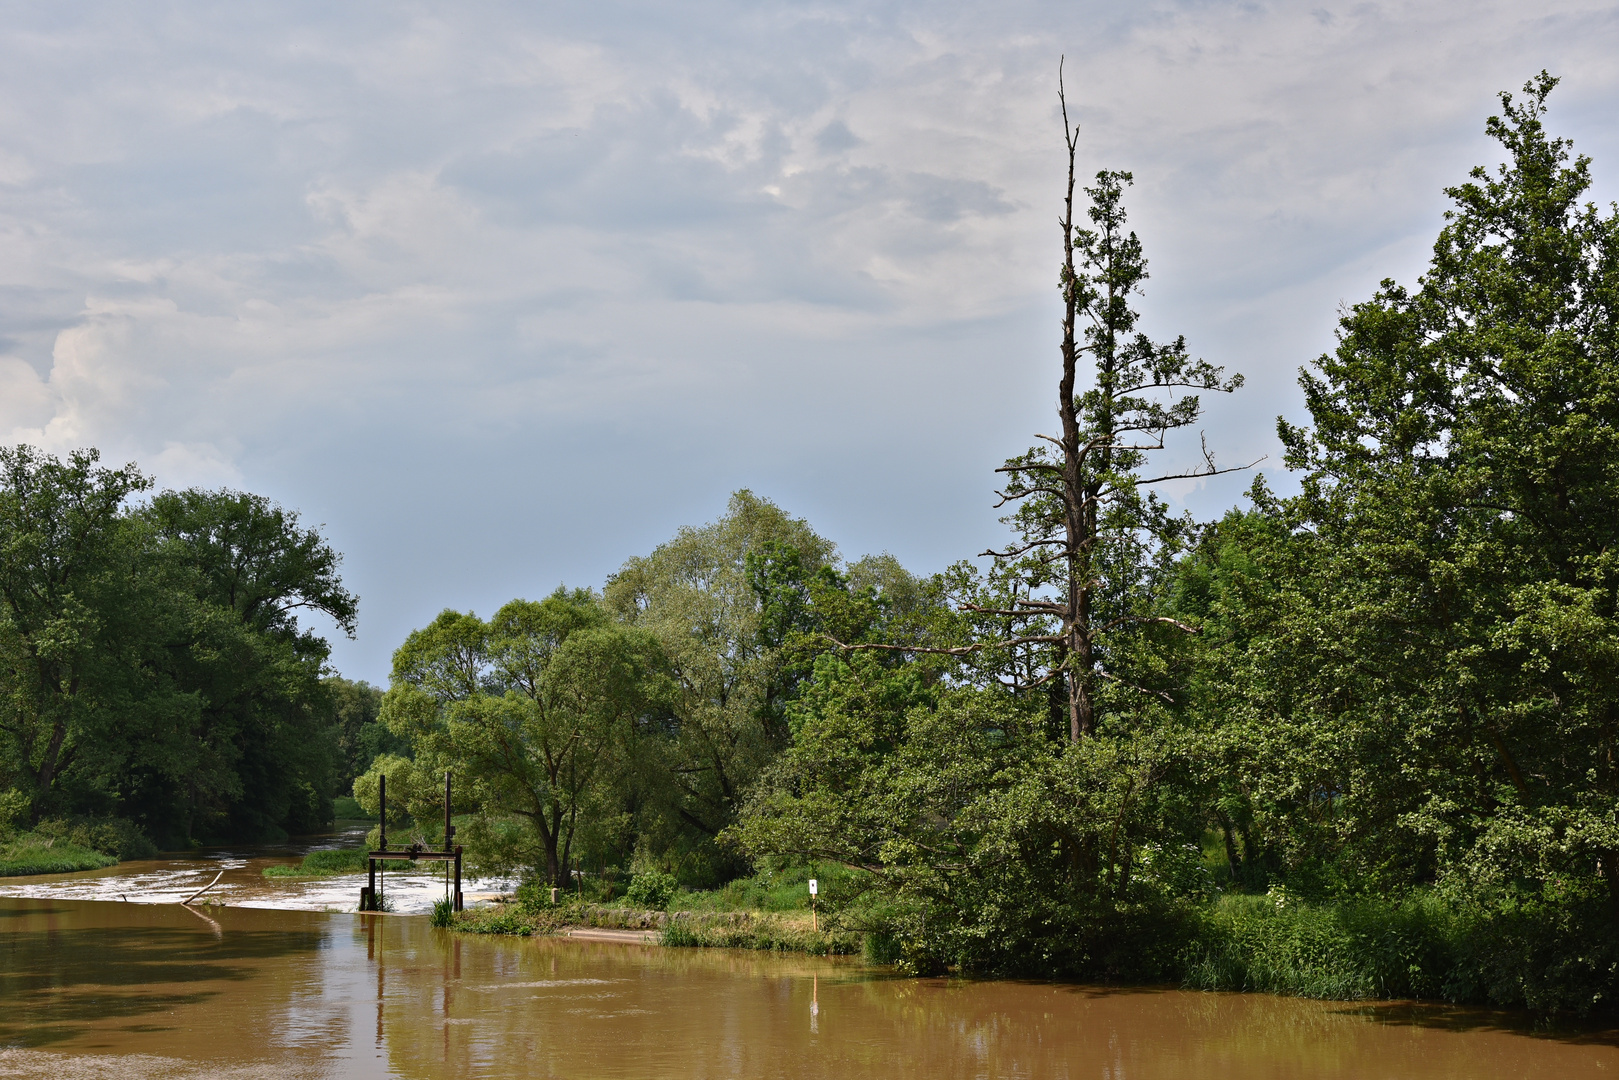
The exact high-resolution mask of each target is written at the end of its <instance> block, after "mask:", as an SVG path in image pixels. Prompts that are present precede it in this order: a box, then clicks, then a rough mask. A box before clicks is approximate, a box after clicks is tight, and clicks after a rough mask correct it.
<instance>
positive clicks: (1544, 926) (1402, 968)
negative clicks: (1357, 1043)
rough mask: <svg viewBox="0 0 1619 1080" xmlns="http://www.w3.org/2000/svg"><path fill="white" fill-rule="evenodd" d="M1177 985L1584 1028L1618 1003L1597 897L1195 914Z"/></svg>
mask: <svg viewBox="0 0 1619 1080" xmlns="http://www.w3.org/2000/svg"><path fill="white" fill-rule="evenodd" d="M1182 971H1183V977H1184V979H1185V982H1186V985H1188V986H1192V987H1197V988H1201V989H1206V990H1252V991H1262V992H1267V993H1275V994H1295V995H1299V996H1303V997H1315V998H1331V999H1337V1000H1351V1001H1353V1000H1362V999H1368V998H1417V999H1428V1000H1438V1001H1447V1002H1455V1003H1471V1004H1485V1005H1506V1006H1517V1007H1524V1008H1528V1009H1530V1010H1532V1011H1534V1012H1536V1013H1539V1014H1541V1015H1542V1016H1547V1017H1554V1016H1558V1015H1568V1014H1572V1015H1574V1016H1586V1015H1588V1014H1590V1013H1592V1012H1594V1011H1598V1010H1604V1009H1612V1008H1613V1007H1614V1004H1615V1002H1616V999H1619V926H1616V924H1615V919H1614V917H1613V913H1612V909H1611V907H1610V906H1609V904H1608V901H1607V900H1606V898H1605V897H1604V896H1601V895H1596V894H1592V895H1583V894H1579V895H1565V896H1559V897H1550V898H1548V897H1544V896H1528V897H1513V896H1508V897H1504V898H1498V899H1497V900H1495V901H1494V902H1493V903H1491V904H1488V905H1486V904H1484V903H1480V902H1476V901H1475V902H1469V903H1462V904H1455V905H1452V904H1447V903H1445V902H1444V901H1443V900H1441V899H1440V898H1439V897H1437V896H1435V895H1434V894H1432V893H1427V892H1414V893H1412V894H1409V895H1407V896H1405V897H1403V898H1401V899H1399V900H1382V899H1356V900H1343V901H1338V902H1335V903H1328V904H1311V903H1305V902H1302V901H1299V900H1296V899H1294V898H1292V897H1289V896H1287V894H1286V893H1285V892H1282V891H1281V890H1279V889H1273V890H1272V892H1271V894H1270V895H1268V896H1226V897H1222V898H1221V899H1219V900H1217V901H1216V902H1215V903H1214V904H1212V905H1210V906H1209V907H1207V908H1205V909H1204V910H1203V911H1201V912H1200V913H1199V915H1198V917H1197V921H1196V931H1195V936H1194V940H1193V941H1192V943H1191V944H1190V945H1189V946H1188V947H1187V948H1186V950H1185V951H1184V953H1183V954H1182Z"/></svg>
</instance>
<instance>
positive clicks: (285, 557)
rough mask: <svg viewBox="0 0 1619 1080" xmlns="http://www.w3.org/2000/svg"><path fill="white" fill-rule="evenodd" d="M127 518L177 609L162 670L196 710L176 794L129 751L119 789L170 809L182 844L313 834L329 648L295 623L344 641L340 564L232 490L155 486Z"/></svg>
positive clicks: (287, 517) (286, 519) (328, 716)
mask: <svg viewBox="0 0 1619 1080" xmlns="http://www.w3.org/2000/svg"><path fill="white" fill-rule="evenodd" d="M135 519H136V522H137V523H138V524H139V525H140V526H141V527H143V528H144V529H146V530H148V531H149V535H150V537H151V544H152V548H153V551H154V555H155V567H156V569H157V570H158V571H159V572H160V573H161V577H162V583H163V585H164V586H165V587H166V588H167V590H168V592H169V593H170V595H172V596H173V597H175V598H176V602H177V603H178V604H180V606H181V610H183V612H184V620H183V622H180V623H178V624H177V625H174V626H172V627H171V635H172V636H171V638H170V640H169V641H168V642H167V645H168V648H167V655H168V658H169V659H168V670H169V671H170V673H171V676H172V678H173V680H174V682H175V684H176V685H177V686H178V687H180V688H182V689H183V690H185V691H187V692H188V693H189V694H190V695H191V696H192V698H193V700H194V701H195V704H196V711H195V714H194V716H193V718H192V723H191V726H190V730H189V732H188V733H187V734H188V747H189V753H188V754H187V758H188V760H187V761H186V763H185V764H186V768H185V770H184V772H183V774H182V778H181V780H180V790H179V791H173V790H171V789H170V787H169V784H168V783H167V782H166V780H167V779H168V778H164V777H160V776H155V775H154V774H153V772H152V770H150V769H141V768H140V767H139V755H137V756H136V758H135V759H134V761H133V762H132V773H133V774H132V775H131V777H130V779H129V780H128V781H127V782H126V786H128V787H130V788H131V789H132V790H134V789H140V788H146V789H147V790H146V791H145V793H144V798H145V800H146V802H147V803H148V806H149V809H148V811H147V816H148V819H149V820H155V819H157V818H158V815H159V814H160V808H162V807H178V808H183V814H182V816H181V818H180V820H179V821H177V822H170V823H167V828H165V829H163V830H162V831H165V832H166V831H174V832H178V833H179V834H180V835H182V836H184V837H186V838H188V839H189V838H191V837H193V836H194V835H196V834H197V833H198V831H199V830H200V831H201V832H202V833H203V834H204V835H212V836H236V837H248V838H254V837H273V836H276V835H278V834H283V833H285V832H287V831H291V832H300V833H303V832H313V831H315V830H316V829H318V828H320V827H321V826H323V825H324V824H325V823H327V822H329V821H330V820H331V797H332V794H333V793H334V791H335V790H336V786H337V783H338V775H339V772H340V771H341V765H340V763H339V760H338V758H339V753H340V751H339V747H338V745H337V742H338V736H339V731H338V729H337V728H336V726H335V724H334V717H333V711H334V701H333V699H332V696H331V691H330V688H329V687H328V686H326V685H325V684H323V682H322V676H323V675H324V674H325V664H326V659H327V657H328V655H329V654H330V646H329V645H328V644H327V642H326V640H325V639H324V638H323V637H321V636H320V635H319V634H318V633H316V631H315V629H314V628H313V627H312V626H310V625H307V624H305V623H302V622H300V615H304V616H308V615H323V616H325V617H327V618H329V619H331V620H332V621H333V622H334V623H335V624H336V625H337V627H338V628H339V629H340V630H342V631H343V632H344V633H347V634H350V635H352V634H353V631H354V620H355V617H356V613H357V610H358V601H357V599H356V598H355V597H354V596H353V595H352V594H350V593H349V592H348V591H347V590H346V589H345V588H344V587H343V585H342V582H341V580H340V578H339V577H338V572H337V569H338V564H339V562H340V556H339V555H338V554H337V552H336V551H334V550H333V549H332V547H331V545H330V544H329V543H327V541H326V540H325V539H324V538H323V537H322V536H321V535H320V533H319V532H318V531H317V530H315V529H310V528H305V527H303V526H302V525H301V524H300V523H299V519H298V515H297V514H296V513H294V512H292V511H289V510H286V509H284V508H282V507H279V506H276V505H274V504H273V503H271V502H270V501H269V500H268V499H265V498H264V497H262V496H258V495H252V494H248V493H244V492H236V491H228V490H221V491H198V490H187V491H166V492H161V493H159V494H158V495H156V496H154V497H153V498H152V499H151V501H150V502H149V503H148V504H147V505H146V506H145V507H142V508H140V509H139V510H138V511H137V512H136V514H135Z"/></svg>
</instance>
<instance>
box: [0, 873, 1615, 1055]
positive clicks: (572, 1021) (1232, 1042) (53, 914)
mask: <svg viewBox="0 0 1619 1080" xmlns="http://www.w3.org/2000/svg"><path fill="white" fill-rule="evenodd" d="M1615 1075H1619V1049H1616V1046H1615V1039H1614V1038H1613V1037H1612V1036H1611V1035H1609V1034H1607V1033H1585V1034H1568V1033H1564V1034H1561V1035H1544V1034H1541V1035H1537V1034H1534V1033H1531V1032H1527V1031H1520V1030H1513V1029H1512V1028H1511V1026H1510V1025H1509V1024H1506V1023H1505V1022H1504V1021H1503V1018H1502V1017H1500V1016H1498V1015H1494V1014H1488V1013H1472V1012H1467V1011H1458V1010H1444V1009H1427V1008H1420V1007H1412V1006H1384V1007H1376V1008H1364V1007H1356V1006H1349V1005H1344V1004H1334V1003H1322V1002H1309V1001H1300V1000H1294V999H1286V998H1272V997H1262V996H1257V995H1255V996H1245V995H1235V994H1230V995H1224V994H1221V995H1216V994H1198V993H1187V992H1182V991H1177V990H1160V991H1153V990H1098V989H1095V988H1082V987H1073V986H1054V985H1047V984H1040V983H1017V982H976V983H975V982H961V981H949V980H911V979H899V978H893V977H889V976H887V975H886V974H885V973H883V972H881V971H878V970H872V969H869V968H865V967H862V966H861V965H859V964H857V963H853V962H838V961H825V960H812V959H805V958H784V957H773V956H769V955H762V954H754V953H741V952H713V951H704V950H686V949H663V948H659V947H657V946H644V945H621V944H616V943H597V942H580V941H575V940H566V939H562V940H558V939H510V938H506V939H491V938H476V937H470V936H466V935H455V934H451V933H449V932H447V931H442V930H434V929H433V928H432V927H430V926H429V925H428V924H427V920H426V919H423V918H419V917H400V916H388V915H380V916H378V915H367V916H361V915H352V914H329V913H318V912H305V911H268V910H255V909H245V908H222V909H205V910H199V911H193V910H190V909H187V908H185V907H182V906H180V905H178V904H163V905H158V904H132V903H127V904H126V903H106V902H96V901H79V900H38V899H9V898H8V899H0V1076H50V1077H55V1078H58V1080H70V1078H73V1077H80V1076H85V1077H88V1076H97V1077H100V1076H107V1077H113V1076H117V1077H145V1076H153V1077H156V1076H163V1077H182V1078H184V1077H203V1076H227V1077H241V1078H247V1077H258V1076H297V1077H310V1078H316V1077H373V1076H375V1077H381V1076H400V1077H435V1078H436V1077H593V1078H612V1077H672V1078H686V1077H704V1078H707V1077H716V1078H717V1077H783V1078H793V1077H832V1076H837V1077H903V1078H909V1077H930V1078H933V1077H940V1078H954V1077H1053V1078H1065V1077H1076V1078H1077V1077H1085V1078H1094V1080H1134V1078H1156V1077H1211V1078H1212V1077H1245V1078H1256V1077H1258V1078H1263V1077H1289V1078H1296V1077H1356V1078H1367V1077H1420V1078H1440V1077H1444V1078H1451V1077H1455V1078H1462V1077H1469V1078H1470V1077H1557V1078H1570V1077H1583V1076H1615Z"/></svg>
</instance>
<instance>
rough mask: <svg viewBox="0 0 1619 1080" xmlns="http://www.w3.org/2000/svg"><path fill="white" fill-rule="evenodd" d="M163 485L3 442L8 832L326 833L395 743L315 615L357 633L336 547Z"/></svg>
mask: <svg viewBox="0 0 1619 1080" xmlns="http://www.w3.org/2000/svg"><path fill="white" fill-rule="evenodd" d="M151 487H152V482H151V480H150V479H149V478H148V477H146V476H145V475H143V474H142V473H141V472H140V471H139V470H138V469H137V468H136V467H135V466H133V465H129V466H125V467H123V468H116V469H115V468H108V467H105V466H103V465H101V464H99V458H98V455H97V454H96V452H95V451H94V450H87V451H81V452H77V453H74V454H71V455H69V456H68V458H67V459H66V460H61V459H58V458H56V457H54V456H52V455H49V454H45V453H42V452H40V451H38V450H35V449H32V448H30V447H26V446H20V447H16V448H10V449H0V828H11V827H16V826H21V827H24V828H36V829H37V828H39V827H40V826H41V825H42V823H45V824H49V823H55V824H54V825H53V826H51V828H52V829H54V832H53V833H52V834H53V835H54V834H56V833H62V834H63V835H70V836H74V837H78V838H80V839H81V840H84V842H86V843H89V842H91V839H94V842H95V844H96V846H98V847H104V848H112V849H115V850H112V851H111V852H110V853H111V854H123V855H129V854H133V853H137V852H143V851H149V850H150V848H151V846H152V844H154V843H155V844H156V845H157V846H159V847H163V848H180V847H186V846H190V845H195V844H200V843H207V842H217V841H223V840H260V839H272V838H278V837H284V836H286V835H287V834H289V833H307V832H313V831H316V830H318V829H320V828H322V827H324V826H326V825H328V824H329V823H330V822H331V820H332V799H333V796H334V795H342V794H347V792H348V789H349V786H350V785H351V784H352V781H353V776H354V774H355V773H356V772H357V771H359V770H361V769H363V768H364V767H365V766H366V765H367V764H369V762H370V761H371V759H372V758H373V757H374V756H375V754H376V753H377V752H378V750H379V749H381V748H384V747H396V746H398V745H400V744H399V742H398V740H397V739H395V738H394V737H393V736H391V735H390V734H389V733H388V732H387V731H386V729H384V728H382V727H380V726H378V725H377V724H376V723H375V722H374V721H375V716H376V711H377V708H378V704H379V698H380V692H379V691H377V690H375V689H374V688H370V687H367V686H365V685H364V684H354V683H348V682H346V681H344V680H341V679H335V678H332V677H330V676H329V673H328V672H327V670H326V666H325V665H326V658H327V655H328V651H329V647H328V645H327V643H326V641H325V640H324V639H323V638H322V637H320V636H319V635H318V634H316V633H315V632H314V631H313V630H311V629H309V628H307V627H305V626H301V625H300V623H299V621H298V617H299V615H300V614H301V613H316V612H318V613H320V614H322V615H324V616H326V617H328V618H330V619H331V620H332V621H333V622H334V623H336V625H337V626H338V628H339V629H341V630H343V631H346V632H352V630H353V627H354V619H355V612H356V600H355V598H354V596H352V595H351V594H350V593H349V592H347V591H346V590H345V589H344V588H343V586H342V583H341V581H340V580H339V577H338V573H337V568H338V556H337V554H336V553H335V552H334V551H333V550H332V549H331V547H330V546H329V545H328V544H327V543H326V542H325V541H324V540H323V539H322V538H321V537H320V535H319V534H318V532H317V531H315V530H313V529H308V528H305V527H303V526H301V525H300V524H299V522H298V518H297V515H296V514H293V513H291V512H289V511H286V510H283V509H282V508H280V507H277V506H275V505H273V504H272V503H270V502H269V501H268V500H266V499H264V498H262V497H260V496H256V495H250V494H244V493H241V492H234V491H196V490H191V491H164V492H159V493H156V494H152V493H151V492H150V489H151ZM368 721H370V722H369V723H368ZM64 828H66V829H67V831H65V832H64ZM47 831H50V830H47ZM87 838H89V839H87Z"/></svg>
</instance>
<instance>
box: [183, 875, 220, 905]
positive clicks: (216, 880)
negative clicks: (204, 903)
mask: <svg viewBox="0 0 1619 1080" xmlns="http://www.w3.org/2000/svg"><path fill="white" fill-rule="evenodd" d="M224 876H225V871H223V870H221V871H220V872H219V873H217V874H215V875H214V880H212V881H210V882H209V883H208V884H206V885H204V886H203V887H202V888H200V889H198V890H197V891H196V892H194V893H192V894H191V895H190V896H188V897H186V898H185V899H184V900H182V901H180V903H182V904H189V903H191V901H193V900H195V899H196V898H197V897H199V896H201V895H202V894H203V893H205V892H207V891H208V890H209V889H211V888H213V887H214V886H215V885H218V884H219V879H220V878H222V877H224Z"/></svg>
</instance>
